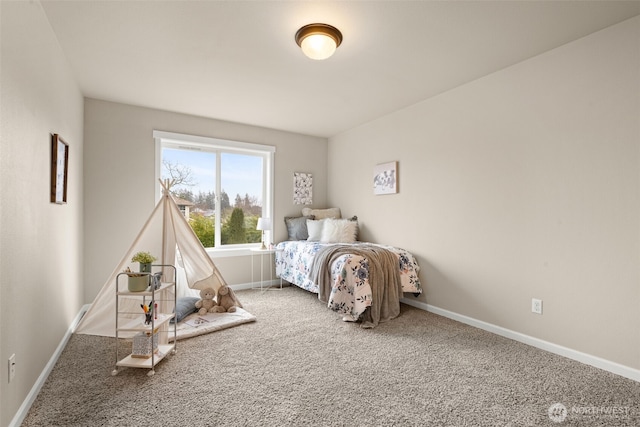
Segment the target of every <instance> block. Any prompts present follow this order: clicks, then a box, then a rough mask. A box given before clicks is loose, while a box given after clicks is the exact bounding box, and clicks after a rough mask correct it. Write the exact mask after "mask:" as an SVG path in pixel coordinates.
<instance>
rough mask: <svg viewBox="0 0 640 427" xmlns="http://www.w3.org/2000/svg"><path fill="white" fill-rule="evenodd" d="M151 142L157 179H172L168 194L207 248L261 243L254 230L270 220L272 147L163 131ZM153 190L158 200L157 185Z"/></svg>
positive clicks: (259, 234) (260, 236) (271, 210)
mask: <svg viewBox="0 0 640 427" xmlns="http://www.w3.org/2000/svg"><path fill="white" fill-rule="evenodd" d="M153 137H154V139H155V141H156V178H157V179H171V180H175V184H174V185H173V187H172V188H171V192H172V194H173V195H174V197H175V198H176V200H177V202H178V205H179V206H180V208H181V210H184V212H185V215H187V213H188V221H189V224H191V228H192V229H193V231H194V232H195V233H196V235H197V236H198V238H199V239H200V241H201V242H202V244H203V245H204V247H205V248H227V249H230V248H244V247H252V246H256V244H259V243H261V242H262V232H261V231H259V230H256V225H257V222H258V218H260V217H265V218H272V217H273V215H272V213H273V159H274V154H275V147H272V146H268V145H260V144H251V143H246V142H237V141H228V140H222V139H215V138H207V137H200V136H192V135H183V134H176V133H169V132H161V131H154V132H153ZM156 189H157V194H158V197H160V195H161V191H160V184H159V182H158V184H157V186H156ZM270 237H271V231H265V240H266V241H267V242H268V241H269V239H270Z"/></svg>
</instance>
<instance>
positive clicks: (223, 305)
mask: <svg viewBox="0 0 640 427" xmlns="http://www.w3.org/2000/svg"><path fill="white" fill-rule="evenodd" d="M238 307H242V304H241V303H240V300H238V297H236V294H234V293H233V289H231V288H230V287H229V286H227V285H223V286H222V287H220V289H218V303H217V305H216V306H215V307H214V308H213V310H214V313H234V312H235V311H236V308H238Z"/></svg>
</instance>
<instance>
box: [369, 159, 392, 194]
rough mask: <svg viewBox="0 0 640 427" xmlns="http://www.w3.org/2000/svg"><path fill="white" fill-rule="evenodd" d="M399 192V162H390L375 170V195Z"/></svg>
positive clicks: (378, 166) (380, 165)
mask: <svg viewBox="0 0 640 427" xmlns="http://www.w3.org/2000/svg"><path fill="white" fill-rule="evenodd" d="M397 192H398V162H388V163H382V164H379V165H376V166H375V167H374V168H373V194H376V195H378V194H395V193H397Z"/></svg>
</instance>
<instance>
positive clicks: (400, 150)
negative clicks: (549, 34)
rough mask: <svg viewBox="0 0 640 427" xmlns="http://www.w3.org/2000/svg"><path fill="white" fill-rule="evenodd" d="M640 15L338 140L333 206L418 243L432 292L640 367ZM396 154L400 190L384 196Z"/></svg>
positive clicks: (378, 231) (375, 231) (514, 326)
mask: <svg viewBox="0 0 640 427" xmlns="http://www.w3.org/2000/svg"><path fill="white" fill-rule="evenodd" d="M639 28H640V18H634V19H632V20H629V21H626V22H623V23H621V24H619V25H616V26H613V27H610V28H608V29H605V30H603V31H601V32H598V33H595V34H593V35H591V36H588V37H586V38H583V39H580V40H578V41H576V42H573V43H570V44H568V45H565V46H562V47H560V48H558V49H555V50H553V51H550V52H548V53H545V54H543V55H540V56H538V57H535V58H533V59H530V60H528V61H525V62H522V63H520V64H517V65H515V66H512V67H509V68H507V69H504V70H502V71H499V72H497V73H494V74H491V75H489V76H486V77H485V78H482V79H479V80H477V81H474V82H472V83H470V84H467V85H464V86H462V87H459V88H457V89H455V90H451V91H449V92H446V93H443V94H441V95H440V96H437V97H435V98H433V99H429V100H426V101H424V102H421V103H419V104H417V105H414V106H412V107H410V108H406V109H404V110H401V111H397V112H395V113H393V114H390V115H388V116H386V117H383V118H380V119H378V120H375V121H373V122H370V123H368V124H365V125H363V126H360V127H358V128H356V129H353V130H350V131H347V132H344V133H343V134H341V135H338V136H336V137H334V138H331V139H330V140H329V162H328V164H329V187H328V193H329V204H330V205H332V206H339V207H341V208H342V209H343V212H344V214H346V215H353V214H356V215H358V217H359V219H360V222H361V225H362V228H363V230H362V236H363V238H365V239H369V240H373V241H378V242H385V243H389V244H394V245H398V246H401V247H405V248H406V249H409V250H411V251H412V252H413V253H414V254H416V255H417V256H418V258H419V262H420V264H421V266H422V273H421V279H422V280H423V282H424V285H425V286H426V292H425V294H424V295H423V296H421V297H420V298H419V299H420V301H423V302H427V303H429V304H431V305H433V306H436V307H439V308H442V309H446V310H450V311H452V312H455V313H458V314H462V315H465V316H469V317H471V318H474V319H478V320H481V321H484V322H488V323H491V324H493V325H497V326H500V327H503V328H507V329H510V330H512V331H516V332H519V333H522V334H526V335H529V336H532V337H536V338H539V339H542V340H545V341H548V342H551V343H555V344H558V345H561V346H565V347H568V348H570V349H573V350H577V351H580V352H584V353H587V354H590V355H594V356H598V357H601V358H604V359H607V360H609V361H613V362H617V363H619V364H622V365H625V366H628V367H631V368H635V369H639V368H640V332H639V329H638V325H639V324H640V310H639V309H638V308H639V307H640V280H639V279H640V278H639V268H638V260H639V259H640V248H639V246H640V245H639V244H640V211H639V196H640V191H639V190H640V189H639V177H640V175H639V172H640V168H639V152H638V149H639V144H640V122H639V118H640V105H639V103H640V87H639V84H640V83H639V82H640V58H639V52H640V31H639ZM392 160H398V161H399V189H400V192H399V193H398V194H396V195H386V196H374V195H373V194H372V170H373V166H374V165H375V164H378V163H384V162H387V161H392ZM346 183H348V184H349V186H348V187H345V184H346ZM532 298H540V299H542V300H543V301H544V304H543V308H544V313H543V315H542V316H540V315H535V314H533V313H531V299H532Z"/></svg>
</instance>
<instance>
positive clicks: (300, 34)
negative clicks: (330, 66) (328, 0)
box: [296, 24, 342, 59]
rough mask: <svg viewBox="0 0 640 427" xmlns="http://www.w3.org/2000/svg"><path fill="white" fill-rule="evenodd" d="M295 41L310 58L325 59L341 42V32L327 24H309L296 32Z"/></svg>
mask: <svg viewBox="0 0 640 427" xmlns="http://www.w3.org/2000/svg"><path fill="white" fill-rule="evenodd" d="M296 43H298V46H300V48H301V49H302V52H303V53H304V54H305V55H307V56H308V57H309V58H311V59H327V58H328V57H330V56H331V55H333V52H335V51H336V48H337V47H338V46H340V43H342V33H341V32H340V30H338V29H337V28H336V27H332V26H331V25H327V24H309V25H305V26H304V27H302V28H300V29H299V30H298V31H297V32H296Z"/></svg>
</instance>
